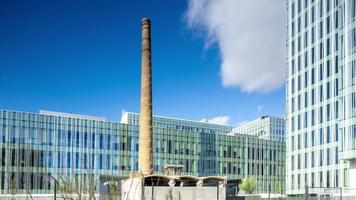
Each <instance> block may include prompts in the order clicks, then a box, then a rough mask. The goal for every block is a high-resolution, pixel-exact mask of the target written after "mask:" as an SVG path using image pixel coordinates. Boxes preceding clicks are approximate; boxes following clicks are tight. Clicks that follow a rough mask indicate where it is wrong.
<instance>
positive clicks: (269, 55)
mask: <svg viewBox="0 0 356 200" xmlns="http://www.w3.org/2000/svg"><path fill="white" fill-rule="evenodd" d="M285 9H286V8H285V1H284V0H188V8H187V10H186V12H185V14H184V19H185V21H186V23H187V26H188V27H189V28H190V29H191V30H193V31H195V33H198V34H199V35H200V34H202V35H200V36H204V38H205V47H206V48H208V47H209V46H210V45H211V44H213V43H215V42H216V43H217V45H218V47H219V51H220V57H221V67H220V68H221V69H220V73H221V78H222V83H223V85H224V86H225V87H239V88H241V89H242V90H243V91H246V92H256V91H257V92H270V91H272V90H274V89H277V88H279V87H281V86H282V85H283V83H284V79H285Z"/></svg>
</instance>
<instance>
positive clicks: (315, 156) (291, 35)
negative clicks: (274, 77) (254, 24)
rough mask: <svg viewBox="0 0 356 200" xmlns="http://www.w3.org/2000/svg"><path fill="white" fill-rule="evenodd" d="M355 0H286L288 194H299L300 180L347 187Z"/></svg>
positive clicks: (354, 134) (354, 132) (355, 134)
mask: <svg viewBox="0 0 356 200" xmlns="http://www.w3.org/2000/svg"><path fill="white" fill-rule="evenodd" d="M355 2H356V1H355V0H288V1H287V11H288V12H287V55H288V57H287V86H286V90H287V92H286V94H287V95H286V130H287V139H286V145H287V152H288V153H287V163H286V167H287V182H286V187H287V194H291V195H292V194H303V193H304V187H305V185H308V186H311V187H348V182H349V176H345V174H347V173H348V170H349V167H350V163H349V160H350V159H355V158H356V154H355V149H356V148H355V147H356V145H355V144H356V143H355V141H356V128H355V127H356V120H355V106H356V104H354V103H353V102H356V101H355V98H354V97H355V94H356V88H355V74H356V73H355V70H356V65H354V63H355V59H356V53H355V50H356V42H355V41H356V40H355V38H356V34H355V33H356V32H355V25H356V23H355V19H356V17H355V11H356V7H355V6H356V3H355ZM344 172H346V173H344ZM300 180H303V181H300Z"/></svg>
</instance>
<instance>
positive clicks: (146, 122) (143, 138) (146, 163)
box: [139, 18, 153, 175]
mask: <svg viewBox="0 0 356 200" xmlns="http://www.w3.org/2000/svg"><path fill="white" fill-rule="evenodd" d="M141 23H142V24H141V26H142V55H141V111H140V138H139V170H140V171H141V172H142V173H143V174H144V175H149V174H152V171H153V162H152V157H153V151H152V66H151V20H150V19H148V18H143V19H142V21H141Z"/></svg>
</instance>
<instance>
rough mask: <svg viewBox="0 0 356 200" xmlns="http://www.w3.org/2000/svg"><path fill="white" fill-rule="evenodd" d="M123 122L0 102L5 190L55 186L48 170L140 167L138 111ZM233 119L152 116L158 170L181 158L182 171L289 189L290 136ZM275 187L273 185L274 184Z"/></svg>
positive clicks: (90, 172) (0, 185) (74, 172)
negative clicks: (234, 125)
mask: <svg viewBox="0 0 356 200" xmlns="http://www.w3.org/2000/svg"><path fill="white" fill-rule="evenodd" d="M127 115H131V116H129V117H127V118H126V119H127V121H125V120H126V119H124V120H122V122H121V123H116V122H108V121H106V120H105V119H103V118H92V117H91V118H90V117H85V116H80V115H71V114H58V113H53V114H51V113H50V112H49V113H48V112H47V113H42V114H39V113H27V112H17V111H8V110H0V144H1V148H0V160H1V162H2V163H1V165H0V191H1V193H2V194H4V193H10V192H11V191H10V190H11V189H12V188H13V186H14V185H15V186H16V190H17V193H25V192H26V191H30V192H31V193H33V194H35V193H52V192H53V187H54V184H53V181H49V179H48V177H49V176H54V177H56V178H57V179H58V178H59V177H62V176H64V177H76V176H78V175H81V176H82V177H83V176H84V178H87V179H89V177H92V176H96V177H98V176H99V175H118V176H127V175H129V174H130V173H131V172H136V171H137V170H138V130H139V127H138V125H137V124H138V122H137V119H138V114H135V113H127ZM228 130H231V127H229V126H222V125H212V124H207V123H203V122H197V121H189V120H182V119H174V118H165V117H159V118H157V117H155V118H154V135H153V137H154V171H155V173H162V168H163V166H164V165H165V164H181V165H184V174H187V175H195V176H209V175H219V176H227V177H228V178H230V179H243V178H244V177H246V176H253V177H255V178H256V179H257V184H258V187H257V192H267V191H268V185H269V184H271V186H272V188H274V187H275V185H276V183H278V184H279V185H280V187H281V188H282V191H284V190H285V188H284V185H285V143H283V142H278V141H270V140H263V139H258V138H257V137H253V136H246V135H245V136H243V135H240V136H231V135H227V134H222V133H224V132H225V131H228ZM272 191H274V189H272Z"/></svg>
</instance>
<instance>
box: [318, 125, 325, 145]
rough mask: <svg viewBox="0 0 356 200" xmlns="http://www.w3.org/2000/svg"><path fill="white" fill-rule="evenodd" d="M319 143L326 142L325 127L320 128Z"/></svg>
mask: <svg viewBox="0 0 356 200" xmlns="http://www.w3.org/2000/svg"><path fill="white" fill-rule="evenodd" d="M319 144H320V145H322V144H324V135H323V128H320V129H319Z"/></svg>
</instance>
